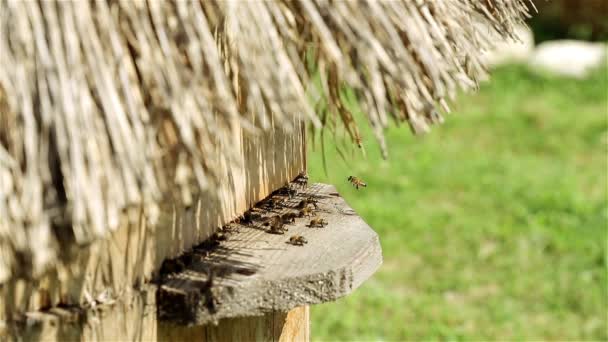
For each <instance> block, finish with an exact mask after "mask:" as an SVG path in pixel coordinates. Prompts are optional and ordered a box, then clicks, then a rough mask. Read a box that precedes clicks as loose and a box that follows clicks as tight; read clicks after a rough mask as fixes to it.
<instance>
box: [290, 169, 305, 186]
mask: <svg viewBox="0 0 608 342" xmlns="http://www.w3.org/2000/svg"><path fill="white" fill-rule="evenodd" d="M293 182H294V183H296V184H298V185H300V186H301V187H304V188H305V187H306V186H307V185H308V174H307V173H306V171H302V172H300V174H299V175H298V176H297V177H296V179H294V181H293Z"/></svg>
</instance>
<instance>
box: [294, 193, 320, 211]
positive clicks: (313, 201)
mask: <svg viewBox="0 0 608 342" xmlns="http://www.w3.org/2000/svg"><path fill="white" fill-rule="evenodd" d="M317 203H318V202H317V200H316V199H314V198H312V197H310V196H309V197H306V198H305V199H303V200H301V201H300V203H298V205H297V206H296V208H298V209H304V208H306V207H307V206H308V205H309V204H312V206H314V207H315V209H318V208H319V206H318V205H317Z"/></svg>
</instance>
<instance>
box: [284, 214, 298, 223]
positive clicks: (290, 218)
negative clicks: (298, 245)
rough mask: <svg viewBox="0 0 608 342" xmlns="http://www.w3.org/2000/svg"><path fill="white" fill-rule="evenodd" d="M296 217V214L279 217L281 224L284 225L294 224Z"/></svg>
mask: <svg viewBox="0 0 608 342" xmlns="http://www.w3.org/2000/svg"><path fill="white" fill-rule="evenodd" d="M297 216H298V215H297V214H295V213H287V214H283V215H281V221H282V222H283V223H285V224H288V223H294V222H296V217H297Z"/></svg>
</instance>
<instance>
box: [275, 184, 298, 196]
mask: <svg viewBox="0 0 608 342" xmlns="http://www.w3.org/2000/svg"><path fill="white" fill-rule="evenodd" d="M274 194H275V195H282V196H289V198H293V197H294V196H295V195H297V194H298V190H296V189H293V188H292V187H291V184H287V185H286V186H284V187H282V188H280V189H279V190H277V191H275V192H274Z"/></svg>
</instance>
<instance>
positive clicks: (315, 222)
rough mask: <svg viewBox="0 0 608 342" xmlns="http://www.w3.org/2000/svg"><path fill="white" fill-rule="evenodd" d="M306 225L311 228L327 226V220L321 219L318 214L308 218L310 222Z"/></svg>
mask: <svg viewBox="0 0 608 342" xmlns="http://www.w3.org/2000/svg"><path fill="white" fill-rule="evenodd" d="M308 226H309V227H310V228H313V227H317V228H323V227H325V226H327V221H325V220H324V219H322V218H320V217H318V216H315V217H314V218H312V219H311V220H310V223H309V224H308Z"/></svg>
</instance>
